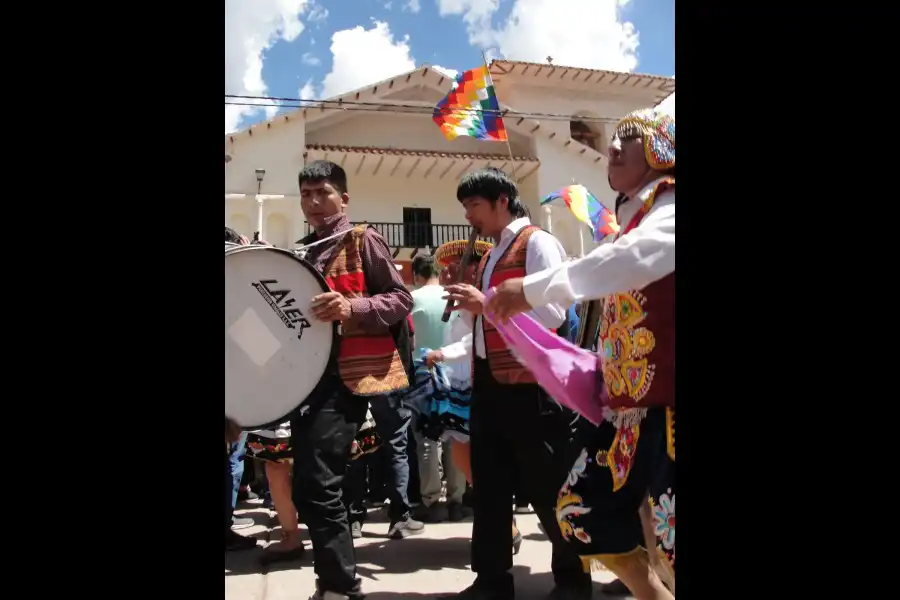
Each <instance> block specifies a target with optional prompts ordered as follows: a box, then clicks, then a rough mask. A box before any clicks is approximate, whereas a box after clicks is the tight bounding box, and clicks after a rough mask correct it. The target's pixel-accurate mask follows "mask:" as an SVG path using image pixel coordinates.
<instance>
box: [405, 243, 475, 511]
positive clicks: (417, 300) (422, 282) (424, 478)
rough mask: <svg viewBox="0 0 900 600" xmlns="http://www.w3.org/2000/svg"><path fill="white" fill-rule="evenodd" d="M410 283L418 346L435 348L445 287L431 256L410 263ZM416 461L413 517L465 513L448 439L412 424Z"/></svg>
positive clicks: (461, 481)
mask: <svg viewBox="0 0 900 600" xmlns="http://www.w3.org/2000/svg"><path fill="white" fill-rule="evenodd" d="M412 275H413V283H414V284H415V286H416V289H415V290H413V292H412V297H413V309H412V319H413V323H414V324H415V328H416V339H417V347H418V348H427V349H428V350H435V349H437V348H440V347H441V346H443V344H444V339H445V337H446V333H447V329H448V327H447V324H446V323H444V322H443V320H442V317H443V315H444V307H446V305H447V301H446V300H444V299H443V296H444V288H443V287H442V286H441V284H440V282H439V281H438V270H437V268H436V267H435V259H434V257H433V256H431V255H422V254H420V255H418V256H416V257H415V258H414V259H413V262H412ZM413 432H414V436H415V439H416V446H417V458H418V463H419V480H420V487H419V490H420V491H421V495H422V504H421V505H420V506H419V508H418V510H416V511H415V513H414V514H415V516H416V518H419V519H421V520H422V521H425V522H426V523H440V522H442V521H446V520H448V519H449V520H450V521H461V520H462V519H464V518H466V516H468V514H469V511H468V508H467V507H465V506H463V503H462V497H463V494H464V493H465V492H466V477H465V475H464V474H463V473H462V471H460V470H459V468H458V467H457V466H456V465H455V464H454V462H453V458H452V449H451V446H452V445H453V444H454V443H456V442H454V441H453V440H451V439H449V438H448V439H446V440H432V439H429V438H427V437H425V436H424V435H422V433H421V432H420V431H418V430H417V428H416V427H413ZM441 472H443V474H444V478H446V480H447V503H446V505H444V504H442V503H440V502H439V500H440V499H441V489H442V487H443V486H442V482H441Z"/></svg>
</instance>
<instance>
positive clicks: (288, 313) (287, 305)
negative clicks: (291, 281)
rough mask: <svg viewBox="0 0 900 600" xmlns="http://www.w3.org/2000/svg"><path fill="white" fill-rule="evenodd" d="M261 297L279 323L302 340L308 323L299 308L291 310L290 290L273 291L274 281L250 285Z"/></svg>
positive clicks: (292, 300)
mask: <svg viewBox="0 0 900 600" xmlns="http://www.w3.org/2000/svg"><path fill="white" fill-rule="evenodd" d="M251 285H252V286H253V287H255V288H256V291H257V292H259V295H260V296H262V297H263V299H264V300H265V301H266V303H267V304H268V305H269V306H271V307H272V310H273V311H275V314H276V315H278V318H279V319H281V322H282V323H284V324H285V326H287V327H288V328H290V329H296V328H297V327H299V328H300V329H299V331H298V332H297V339H298V340H299V339H302V338H303V331H304V330H305V329H306V328H307V327H310V324H309V321H308V320H307V319H306V317H305V316H303V312H302V311H301V310H300V309H299V308H293V306H294V302H295V300H294V298H292V297H291V290H278V289H274V288H275V286H277V285H278V280H276V279H261V280H259V281H257V282H255V283H252V284H251Z"/></svg>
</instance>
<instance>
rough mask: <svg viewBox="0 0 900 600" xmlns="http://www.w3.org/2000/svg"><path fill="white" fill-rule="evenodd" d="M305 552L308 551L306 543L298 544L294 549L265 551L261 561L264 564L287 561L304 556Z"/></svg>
mask: <svg viewBox="0 0 900 600" xmlns="http://www.w3.org/2000/svg"><path fill="white" fill-rule="evenodd" d="M304 552H306V546H304V545H300V546H297V547H296V548H294V549H293V550H286V551H284V552H278V551H276V550H269V551H266V552H263V555H262V558H260V562H261V563H262V564H264V565H271V564H274V563H279V562H287V561H289V560H297V559H299V558H300V557H302V556H303V553H304Z"/></svg>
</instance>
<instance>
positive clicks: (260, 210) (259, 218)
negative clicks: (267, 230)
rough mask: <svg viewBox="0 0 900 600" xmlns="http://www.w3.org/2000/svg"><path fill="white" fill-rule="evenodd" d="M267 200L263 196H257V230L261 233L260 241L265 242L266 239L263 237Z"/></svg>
mask: <svg viewBox="0 0 900 600" xmlns="http://www.w3.org/2000/svg"><path fill="white" fill-rule="evenodd" d="M264 201H265V198H263V197H262V196H259V195H257V196H256V230H257V231H258V232H259V239H261V240H264V239H266V237H265V236H264V235H263V202H264Z"/></svg>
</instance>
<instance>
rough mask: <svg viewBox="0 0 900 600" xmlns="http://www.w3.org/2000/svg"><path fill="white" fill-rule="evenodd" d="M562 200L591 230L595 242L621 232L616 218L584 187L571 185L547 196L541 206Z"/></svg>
mask: <svg viewBox="0 0 900 600" xmlns="http://www.w3.org/2000/svg"><path fill="white" fill-rule="evenodd" d="M560 198H562V199H563V201H564V202H565V203H566V206H568V207H569V210H570V211H572V214H573V215H575V218H576V219H578V220H579V221H581V222H582V223H584V224H585V225H587V226H588V227H590V228H591V231H593V232H594V241H595V242H599V241H602V240H603V239H604V238H605V237H607V236H609V235H613V234H615V233H618V232H619V224H618V223H616V216H615V215H614V214H612V212H611V211H610V210H609V209H608V208H606V207H605V206H603V203H602V202H600V201H599V200H598V199H597V197H596V196H595V195H593V194H592V193H591V192H590V191H588V189H587V188H586V187H584V186H583V185H570V186H566V187H564V188H561V189H559V190H556V191H555V192H553V193H552V194H547V195H546V196H545V197H544V199H543V200H541V206H543V205H545V204H548V203H550V202H553V201H554V200H558V199H560Z"/></svg>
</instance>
